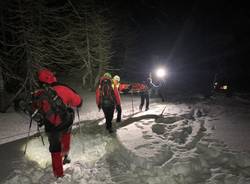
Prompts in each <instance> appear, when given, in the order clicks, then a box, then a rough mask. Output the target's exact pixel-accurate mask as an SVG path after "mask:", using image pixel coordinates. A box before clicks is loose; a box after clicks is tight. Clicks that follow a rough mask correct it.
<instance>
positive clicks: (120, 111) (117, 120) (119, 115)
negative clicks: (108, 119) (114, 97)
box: [116, 105, 122, 122]
mask: <svg viewBox="0 0 250 184" xmlns="http://www.w3.org/2000/svg"><path fill="white" fill-rule="evenodd" d="M116 110H117V118H116V122H120V121H121V116H122V108H121V105H117V106H116Z"/></svg>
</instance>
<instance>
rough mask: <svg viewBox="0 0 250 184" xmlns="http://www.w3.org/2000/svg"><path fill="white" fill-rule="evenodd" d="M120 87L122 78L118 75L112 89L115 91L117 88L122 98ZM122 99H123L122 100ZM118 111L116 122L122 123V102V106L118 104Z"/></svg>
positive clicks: (114, 78)
mask: <svg viewBox="0 0 250 184" xmlns="http://www.w3.org/2000/svg"><path fill="white" fill-rule="evenodd" d="M119 86H120V77H119V76H118V75H115V76H114V77H113V84H112V87H113V89H115V88H117V89H118V92H119V93H118V95H119V98H120V91H119ZM120 99H121V98H120ZM116 111H117V118H116V122H121V115H122V108H121V101H120V104H119V105H118V104H116Z"/></svg>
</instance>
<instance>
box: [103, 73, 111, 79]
mask: <svg viewBox="0 0 250 184" xmlns="http://www.w3.org/2000/svg"><path fill="white" fill-rule="evenodd" d="M103 77H107V78H110V79H112V75H111V74H110V73H108V72H106V73H105V74H104V75H103Z"/></svg>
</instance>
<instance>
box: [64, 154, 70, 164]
mask: <svg viewBox="0 0 250 184" xmlns="http://www.w3.org/2000/svg"><path fill="white" fill-rule="evenodd" d="M70 162H71V159H70V158H69V156H68V155H65V156H64V159H63V165H65V164H69V163H70Z"/></svg>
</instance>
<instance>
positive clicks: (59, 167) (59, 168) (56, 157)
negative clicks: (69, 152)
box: [51, 152, 64, 178]
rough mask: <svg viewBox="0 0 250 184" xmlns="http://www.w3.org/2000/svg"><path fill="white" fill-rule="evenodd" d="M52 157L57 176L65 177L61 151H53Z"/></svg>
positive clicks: (54, 171)
mask: <svg viewBox="0 0 250 184" xmlns="http://www.w3.org/2000/svg"><path fill="white" fill-rule="evenodd" d="M51 158H52V169H53V173H54V176H55V177H57V178H59V177H63V176H64V175H63V162H62V155H61V152H56V153H51Z"/></svg>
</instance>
